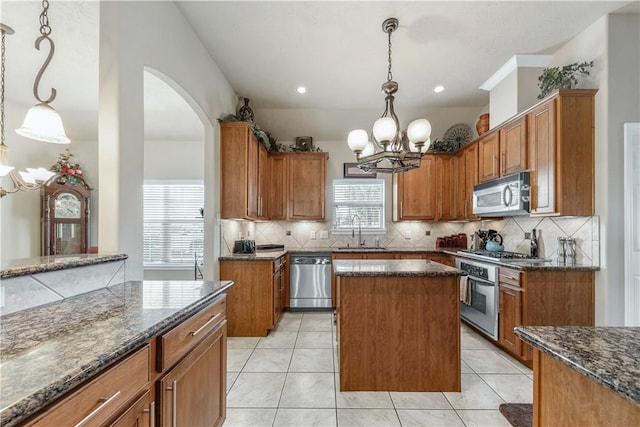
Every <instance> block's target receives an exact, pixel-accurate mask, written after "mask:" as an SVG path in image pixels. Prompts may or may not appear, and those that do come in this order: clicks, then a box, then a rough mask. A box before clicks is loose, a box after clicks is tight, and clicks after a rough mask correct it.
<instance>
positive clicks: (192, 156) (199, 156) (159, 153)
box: [144, 135, 205, 180]
mask: <svg viewBox="0 0 640 427" xmlns="http://www.w3.org/2000/svg"><path fill="white" fill-rule="evenodd" d="M203 138H204V135H203ZM204 165H205V158H204V142H203V141H202V140H200V141H148V140H145V141H144V179H202V180H203V179H204V167H205V166H204Z"/></svg>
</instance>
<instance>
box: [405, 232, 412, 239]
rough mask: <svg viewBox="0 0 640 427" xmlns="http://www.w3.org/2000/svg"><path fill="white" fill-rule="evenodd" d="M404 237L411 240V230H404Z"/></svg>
mask: <svg viewBox="0 0 640 427" xmlns="http://www.w3.org/2000/svg"><path fill="white" fill-rule="evenodd" d="M404 238H405V239H407V240H411V233H410V232H409V231H405V232H404Z"/></svg>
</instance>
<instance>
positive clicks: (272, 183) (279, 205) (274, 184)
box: [267, 153, 289, 220]
mask: <svg viewBox="0 0 640 427" xmlns="http://www.w3.org/2000/svg"><path fill="white" fill-rule="evenodd" d="M288 166H289V155H288V154H284V153H276V154H272V155H271V156H270V157H269V168H270V174H269V176H270V178H269V186H268V189H267V195H268V203H267V208H268V217H269V219H271V220H285V219H287V204H288V200H289V186H288V184H289V177H288V173H289V167H288Z"/></svg>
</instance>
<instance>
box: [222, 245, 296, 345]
mask: <svg viewBox="0 0 640 427" xmlns="http://www.w3.org/2000/svg"><path fill="white" fill-rule="evenodd" d="M282 258H284V257H281V258H279V259H278V260H256V261H235V260H221V261H220V280H231V281H233V282H234V283H235V285H234V286H233V287H232V288H230V289H229V290H228V291H227V320H228V324H227V328H228V334H229V336H230V337H265V336H267V333H268V332H269V330H270V329H272V328H273V327H274V326H275V323H276V322H277V317H278V316H279V314H280V312H281V311H282V290H283V287H286V284H285V283H284V281H283V280H284V279H285V278H286V275H285V276H281V277H280V278H279V279H278V280H280V282H279V283H278V284H276V278H275V274H282V268H286V262H285V261H281V260H282ZM276 262H277V263H279V264H278V266H279V267H278V268H276ZM282 262H285V265H284V266H282ZM285 292H286V291H285ZM276 312H277V314H276Z"/></svg>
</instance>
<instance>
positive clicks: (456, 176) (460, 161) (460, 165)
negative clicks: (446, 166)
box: [453, 150, 467, 219]
mask: <svg viewBox="0 0 640 427" xmlns="http://www.w3.org/2000/svg"><path fill="white" fill-rule="evenodd" d="M466 193H467V180H466V173H465V151H464V150H461V151H459V152H458V153H456V155H455V157H454V159H453V218H454V219H466V218H467V210H466V201H467V197H466Z"/></svg>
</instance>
